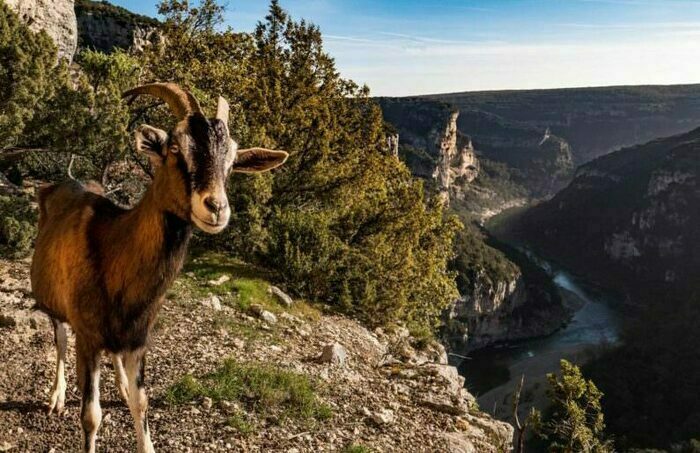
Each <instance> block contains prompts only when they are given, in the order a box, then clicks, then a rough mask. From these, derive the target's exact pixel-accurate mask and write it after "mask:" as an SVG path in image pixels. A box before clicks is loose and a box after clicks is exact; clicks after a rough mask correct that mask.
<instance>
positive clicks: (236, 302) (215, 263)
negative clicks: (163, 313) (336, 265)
mask: <svg viewBox="0 0 700 453" xmlns="http://www.w3.org/2000/svg"><path fill="white" fill-rule="evenodd" d="M223 275H227V276H229V277H230V280H228V281H226V282H224V283H222V284H220V285H209V283H208V282H209V281H211V280H217V279H219V278H220V277H221V276H223ZM273 277H274V274H273V273H272V272H270V271H268V270H266V269H263V268H261V267H258V266H254V265H251V264H247V263H244V262H242V261H240V260H237V259H235V258H231V257H230V256H228V255H226V254H224V253H218V252H203V253H200V254H198V255H196V256H195V257H193V258H192V259H191V260H189V261H188V263H187V264H186V265H185V267H184V269H183V273H182V275H181V276H180V278H179V279H178V281H177V282H176V283H177V287H176V290H175V291H171V292H170V293H169V294H168V298H169V299H172V300H176V301H179V300H182V299H183V297H182V295H183V294H184V295H186V296H189V297H190V298H194V299H203V298H205V297H209V296H210V295H216V296H219V298H220V299H221V301H222V302H223V303H224V304H227V305H229V306H231V307H234V308H238V309H240V310H242V311H248V310H250V306H251V305H252V304H258V305H261V306H262V307H263V308H264V309H265V310H268V311H271V312H273V313H275V314H279V313H281V312H283V311H289V312H290V313H293V314H295V315H297V316H299V317H302V318H305V319H310V320H318V319H319V317H320V312H319V310H318V309H316V308H315V307H313V306H312V305H311V304H309V303H307V302H305V301H301V300H297V301H295V303H294V305H293V306H292V307H291V308H290V309H287V308H286V307H283V306H282V305H280V304H279V302H278V300H277V298H276V297H275V296H273V295H272V294H270V293H268V288H269V287H270V281H272V280H273Z"/></svg>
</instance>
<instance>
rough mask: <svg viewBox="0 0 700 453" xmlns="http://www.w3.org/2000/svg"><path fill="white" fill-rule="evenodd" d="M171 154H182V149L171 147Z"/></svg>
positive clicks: (176, 146) (175, 146)
mask: <svg viewBox="0 0 700 453" xmlns="http://www.w3.org/2000/svg"><path fill="white" fill-rule="evenodd" d="M170 152H171V153H173V154H177V153H179V152H180V147H179V146H178V145H171V146H170Z"/></svg>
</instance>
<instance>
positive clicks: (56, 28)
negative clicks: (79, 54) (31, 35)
mask: <svg viewBox="0 0 700 453" xmlns="http://www.w3.org/2000/svg"><path fill="white" fill-rule="evenodd" d="M5 3H7V4H8V5H9V6H10V7H11V8H12V9H14V10H15V12H17V14H18V15H19V16H20V18H22V19H23V20H24V21H25V22H26V23H27V24H29V28H30V29H32V30H33V31H39V30H44V31H45V32H46V33H47V34H48V35H49V36H50V37H51V39H53V41H54V43H55V44H56V47H57V48H58V56H59V58H63V59H66V60H69V61H70V60H72V59H73V55H74V54H75V50H76V49H77V48H78V24H77V20H76V17H75V9H74V3H73V0H5Z"/></svg>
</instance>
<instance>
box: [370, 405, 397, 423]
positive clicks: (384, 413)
mask: <svg viewBox="0 0 700 453" xmlns="http://www.w3.org/2000/svg"><path fill="white" fill-rule="evenodd" d="M372 421H373V422H374V423H376V424H377V425H379V426H384V425H390V424H392V423H393V422H394V411H392V410H391V409H382V410H380V411H377V412H374V413H373V414H372Z"/></svg>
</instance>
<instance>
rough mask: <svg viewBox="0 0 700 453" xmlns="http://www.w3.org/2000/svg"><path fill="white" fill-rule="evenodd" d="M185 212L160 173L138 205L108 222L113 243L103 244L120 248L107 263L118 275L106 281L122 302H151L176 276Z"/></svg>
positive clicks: (185, 238)
mask: <svg viewBox="0 0 700 453" xmlns="http://www.w3.org/2000/svg"><path fill="white" fill-rule="evenodd" d="M185 212H186V211H185V209H184V208H183V206H182V205H180V204H178V203H177V199H176V197H174V195H173V193H172V191H170V187H168V180H167V177H166V176H165V175H163V174H162V173H161V174H158V175H156V177H155V178H154V181H153V183H152V185H151V187H149V189H148V190H147V191H146V193H145V194H144V196H143V198H142V199H141V201H140V202H139V204H138V205H137V206H136V207H134V208H133V209H132V210H130V211H128V212H127V213H125V214H124V215H123V216H121V218H120V219H118V220H117V221H115V222H114V223H113V224H112V225H111V229H112V233H113V234H112V235H109V236H112V240H113V241H114V243H112V244H105V245H106V246H107V247H118V248H119V249H120V250H118V251H117V253H116V255H117V256H118V257H119V259H117V260H114V261H113V263H112V266H111V272H113V273H115V274H117V275H118V276H119V277H120V278H116V279H110V280H111V281H113V282H115V283H116V286H115V287H114V288H113V290H114V291H115V293H119V292H121V294H123V296H124V298H125V302H127V303H129V302H132V303H133V302H149V301H155V300H157V299H159V298H160V296H162V295H163V293H164V292H165V291H166V290H167V289H168V287H169V286H170V284H171V283H172V281H173V280H174V279H175V277H177V274H178V273H179V271H180V269H181V268H182V263H183V261H184V258H185V255H186V252H187V245H188V243H189V239H190V236H191V233H192V227H191V226H190V222H189V221H188V220H186V217H185Z"/></svg>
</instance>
